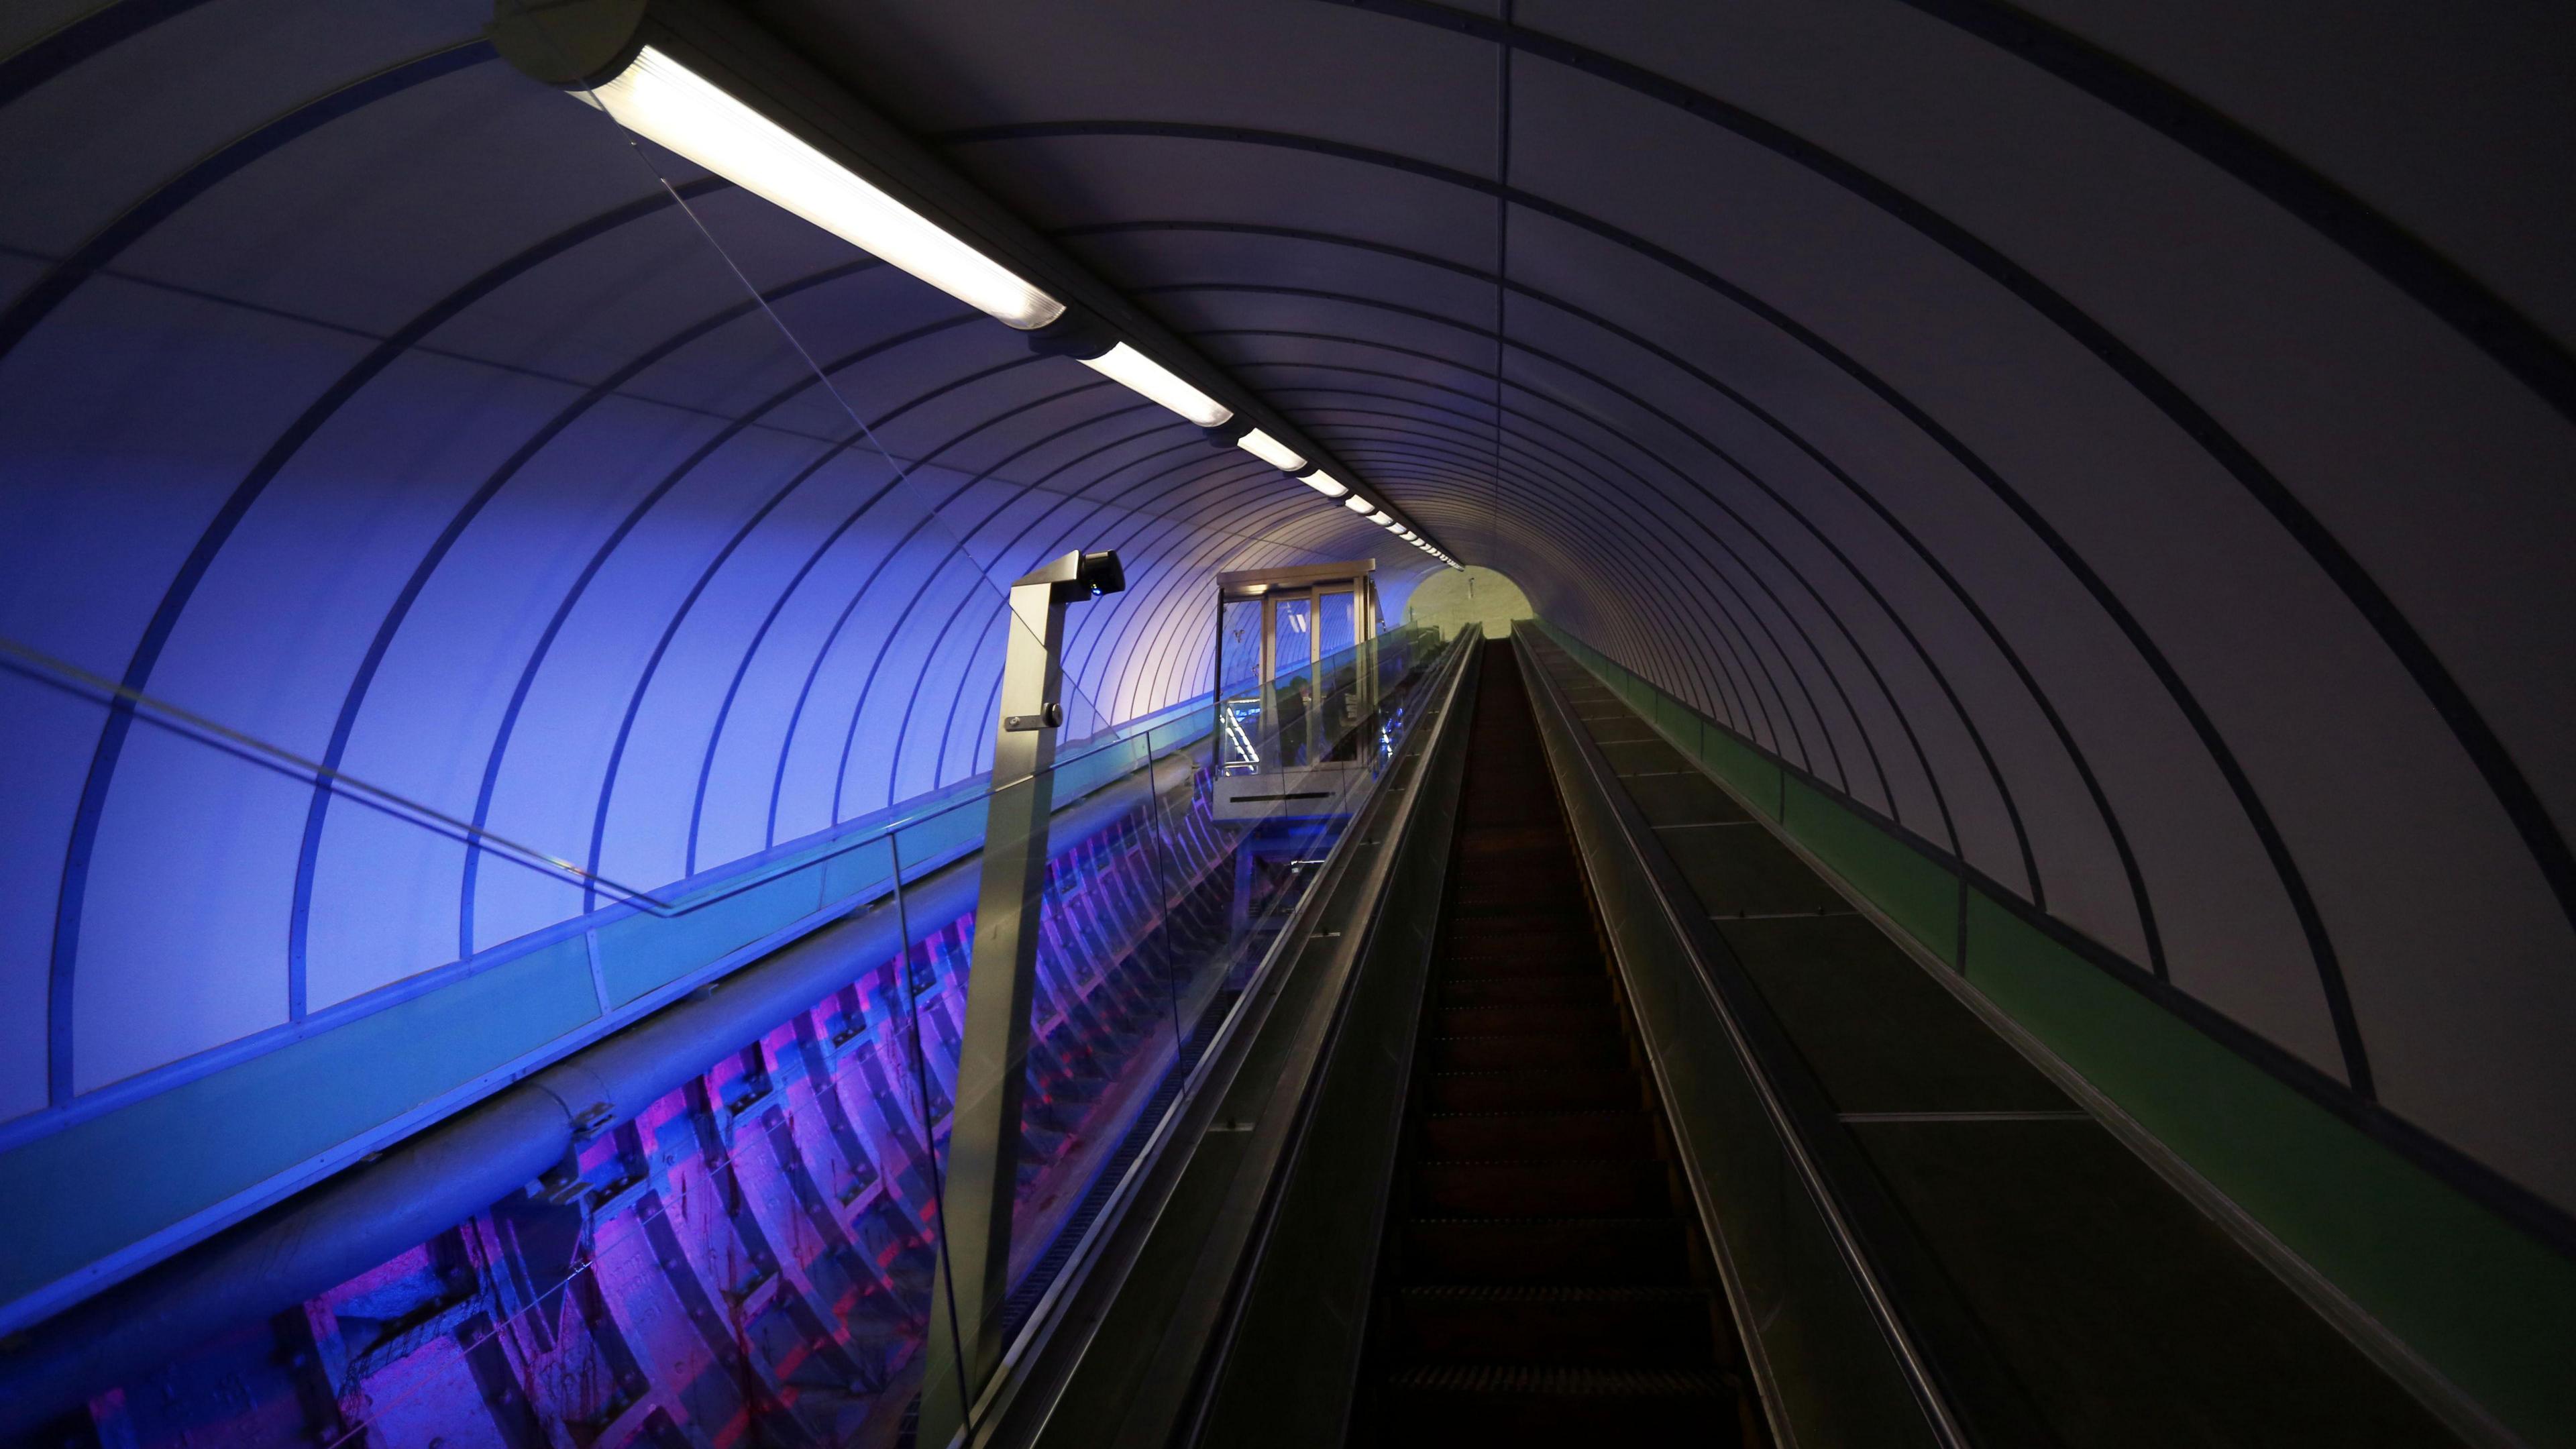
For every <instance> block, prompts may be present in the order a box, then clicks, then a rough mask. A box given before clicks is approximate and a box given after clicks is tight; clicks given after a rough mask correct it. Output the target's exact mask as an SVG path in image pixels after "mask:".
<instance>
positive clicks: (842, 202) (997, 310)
mask: <svg viewBox="0 0 2576 1449" xmlns="http://www.w3.org/2000/svg"><path fill="white" fill-rule="evenodd" d="M573 95H574V96H576V97H578V98H579V99H581V100H583V101H585V102H588V103H589V104H591V105H594V106H597V107H598V108H599V109H601V110H604V111H606V112H608V114H609V115H610V116H612V117H614V118H615V119H616V121H617V124H619V125H621V126H624V127H625V128H626V129H627V130H630V131H632V132H634V133H635V134H637V135H639V136H643V137H646V138H647V139H649V140H651V141H652V142H653V143H654V144H656V145H658V146H661V147H664V148H665V149H667V150H671V151H676V152H678V153H679V154H680V155H682V156H686V157H687V158H689V159H690V160H691V161H694V162H696V163H697V164H699V165H700V166H703V167H705V168H707V169H708V170H709V171H712V172H714V173H716V174H717V175H719V176H721V177H723V178H725V179H726V180H727V181H730V182H732V183H733V184H735V185H736V186H739V187H741V188H742V189H743V190H745V191H748V192H750V193H752V194H753V195H755V196H759V197H762V198H764V199H766V200H768V201H771V202H775V203H776V204H778V205H779V206H782V207H784V208H786V209H787V210H789V211H792V212H794V213H796V214H797V215H798V216H801V217H803V218H805V219H806V220H807V221H810V222H812V223H814V224H815V225H816V226H819V227H821V228H822V229H823V230H825V231H828V232H830V233H831V234H833V235H834V236H837V237H839V238H841V239H842V240H843V241H846V242H848V243H850V244H851V245H853V246H856V247H858V248H860V249H861V250H863V251H867V252H870V253H873V254H875V255H876V256H878V257H881V258H883V259H884V260H885V261H887V262H890V263H892V264H893V265H895V266H898V267H901V268H902V269H903V270H905V271H907V272H910V273H912V274H913V275H914V276H916V277H919V278H920V279H921V280H923V281H925V282H928V283H929V284H930V285H932V286H934V287H937V288H938V289H939V290H941V291H943V292H946V293H947V294H948V295H949V296H952V297H954V298H956V299H957V300H958V301H960V302H963V303H965V304H966V305H967V306H969V307H973V308H975V309H976V310H977V311H980V312H987V313H990V314H992V315H993V316H995V317H998V318H1000V319H1001V320H1002V321H1004V322H1007V323H1009V324H1010V325H1011V326H1013V327H1017V328H1019V329H1021V330H1022V331H1027V330H1028V329H1030V328H1032V327H1043V326H1045V325H1046V324H1048V323H1049V322H1052V321H1054V320H1055V319H1056V318H1058V317H1061V316H1063V315H1064V304H1063V303H1062V302H1059V301H1057V300H1056V299H1055V298H1053V297H1050V296H1048V295H1047V294H1046V293H1044V292H1041V291H1039V290H1038V289H1037V288H1035V287H1033V286H1030V285H1029V284H1028V283H1027V282H1025V281H1022V280H1021V279H1020V278H1019V277H1018V276H1017V275H1015V274H1014V273H1013V272H1012V271H1011V270H1010V269H1009V268H1008V267H1005V266H1003V265H1002V264H1001V263H999V262H996V261H994V260H993V259H992V258H991V257H988V256H986V255H984V254H983V253H982V252H979V251H977V250H975V249H974V248H973V247H971V246H968V245H967V244H966V243H964V242H962V241H959V240H958V239H957V238H955V237H953V236H950V235H949V234H948V233H947V232H945V231H942V230H940V228H939V226H938V225H937V224H936V223H934V222H932V221H931V220H930V219H929V218H927V217H925V216H923V215H922V214H921V213H919V212H917V211H914V210H913V209H912V208H911V207H908V206H906V205H904V204H903V203H902V202H900V201H897V200H895V199H894V198H893V197H891V196H888V195H886V194H885V193H884V192H882V191H879V190H878V189H877V188H876V187H874V186H871V185H869V184H868V183H867V182H866V181H864V180H862V179H861V178H860V177H858V176H857V175H856V174H854V173H853V172H851V170H850V169H849V168H848V167H846V166H843V165H841V164H840V163H839V162H837V161H834V160H833V159H832V158H831V157H829V156H826V155H824V154H823V153H822V152H820V151H817V150H815V149H814V148H813V147H811V146H809V145H807V144H805V143H804V142H803V141H800V140H798V139H797V138H796V137H795V136H794V135H793V134H792V133H790V132H789V131H788V130H787V129H786V128H785V127H783V126H780V125H779V124H778V123H777V122H775V121H772V120H770V119H769V118H768V117H767V116H764V115H762V114H761V113H760V112H758V111H756V110H753V109H752V108H751V107H749V106H747V105H744V104H743V103H742V102H741V101H738V100H736V99H734V98H733V97H732V96H731V95H729V94H727V93H726V92H725V90H724V88H723V87H721V86H719V85H717V84H715V83H714V82H713V81H710V80H708V79H707V78H706V77H704V76H701V75H699V74H698V73H697V72H695V71H693V70H690V69H689V68H688V67H687V66H685V65H682V64H680V62H678V61H676V60H674V59H672V58H671V57H670V56H668V55H665V54H663V53H662V52H661V51H658V50H655V49H654V48H653V47H651V46H649V45H648V46H646V47H644V49H643V50H642V51H641V52H640V53H639V54H637V55H636V57H635V61H634V63H633V64H631V65H629V66H627V67H626V69H624V70H622V71H619V72H618V73H617V75H616V77H615V78H614V79H611V80H608V81H604V82H602V83H600V84H599V85H598V86H596V87H593V88H592V89H590V90H588V91H575V92H573Z"/></svg>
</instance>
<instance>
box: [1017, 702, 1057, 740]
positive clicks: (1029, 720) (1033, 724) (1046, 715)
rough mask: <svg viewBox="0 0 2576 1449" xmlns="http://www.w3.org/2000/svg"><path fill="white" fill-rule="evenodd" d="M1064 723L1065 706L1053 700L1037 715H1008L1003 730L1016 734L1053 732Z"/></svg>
mask: <svg viewBox="0 0 2576 1449" xmlns="http://www.w3.org/2000/svg"><path fill="white" fill-rule="evenodd" d="M1063 723H1064V706H1063V705H1060V704H1058V703H1056V702H1055V701H1054V700H1051V699H1050V700H1048V701H1047V702H1046V708H1044V709H1041V710H1039V711H1038V712H1037V713H1036V714H1006V715H1004V716H1002V728H1003V729H1006V730H1009V731H1011V732H1012V733H1014V734H1018V733H1021V732H1024V731H1027V730H1051V729H1054V728H1055V727H1056V726H1058V725H1060V724H1063Z"/></svg>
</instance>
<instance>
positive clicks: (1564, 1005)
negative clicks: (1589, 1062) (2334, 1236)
mask: <svg viewBox="0 0 2576 1449" xmlns="http://www.w3.org/2000/svg"><path fill="white" fill-rule="evenodd" d="M1438 1030H1439V1033H1440V1035H1442V1036H1523V1035H1539V1034H1543V1033H1552V1032H1600V1033H1605V1034H1607V1033H1616V1032H1617V1031H1618V1030H1619V1013H1618V1010H1617V1009H1616V1008H1615V1007H1613V1006H1612V1005H1611V1003H1610V1002H1609V1001H1608V1000H1606V999H1605V1000H1603V1001H1601V1002H1600V1003H1598V1004H1597V1005H1579V1004H1576V1003H1572V1002H1549V1003H1547V1004H1545V1005H1540V1006H1513V1005H1507V1004H1495V1005H1481V1006H1452V1005H1449V1004H1447V1003H1445V1002H1444V1003H1443V1004H1442V1005H1441V1007H1440V1017H1439V1024H1438Z"/></svg>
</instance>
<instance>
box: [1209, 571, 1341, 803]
mask: <svg viewBox="0 0 2576 1449" xmlns="http://www.w3.org/2000/svg"><path fill="white" fill-rule="evenodd" d="M1376 568H1377V565H1376V564H1375V563H1374V562H1373V561H1371V560H1367V559H1360V560H1356V561H1353V562H1349V563H1325V564H1307V565H1302V566H1300V567H1297V568H1285V569H1250V570H1244V571H1241V572H1237V573H1223V574H1219V575H1217V580H1216V583H1217V631H1216V633H1217V640H1216V681H1217V682H1216V731H1215V735H1216V739H1215V760H1214V765H1213V770H1212V773H1213V774H1214V776H1215V786H1216V791H1215V793H1216V798H1215V801H1214V810H1215V812H1216V818H1217V819H1219V820H1234V821H1258V820H1272V819H1286V818H1296V817H1303V816H1316V815H1337V814H1341V813H1344V812H1345V811H1346V810H1347V808H1348V801H1349V799H1350V795H1351V791H1352V789H1353V788H1354V787H1355V786H1356V785H1359V784H1361V783H1363V782H1365V780H1366V779H1367V778H1368V774H1369V769H1370V766H1371V764H1372V762H1373V760H1374V758H1375V754H1376V751H1375V750H1374V749H1373V748H1372V746H1373V745H1374V744H1375V743H1376V742H1375V741H1374V740H1372V739H1369V738H1367V736H1368V735H1369V734H1370V733H1371V732H1373V731H1374V729H1375V728H1376V721H1377V713H1378V698H1377V696H1378V670H1377V667H1376V658H1375V656H1376V640H1377V634H1378V607H1377V578H1376Z"/></svg>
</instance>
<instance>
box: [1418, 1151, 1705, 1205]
mask: <svg viewBox="0 0 2576 1449" xmlns="http://www.w3.org/2000/svg"><path fill="white" fill-rule="evenodd" d="M1413 1205H1414V1206H1415V1207H1416V1208H1417V1209H1419V1210H1421V1211H1422V1212H1424V1213H1427V1214H1430V1215H1433V1216H1437V1217H1444V1218H1447V1217H1458V1218H1506V1217H1551V1218H1573V1217H1606V1218H1641V1219H1642V1218H1660V1217H1669V1216H1671V1214H1672V1196H1671V1188H1670V1186H1669V1185H1668V1184H1667V1182H1666V1181H1665V1177H1664V1164H1663V1163H1662V1162H1661V1161H1659V1160H1657V1159H1655V1158H1652V1157H1612V1158H1583V1157H1506V1158H1478V1157H1460V1158H1449V1159H1443V1160H1433V1161H1427V1162H1424V1163H1422V1164H1421V1165H1419V1166H1418V1167H1416V1168H1415V1169H1414V1171H1413Z"/></svg>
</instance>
